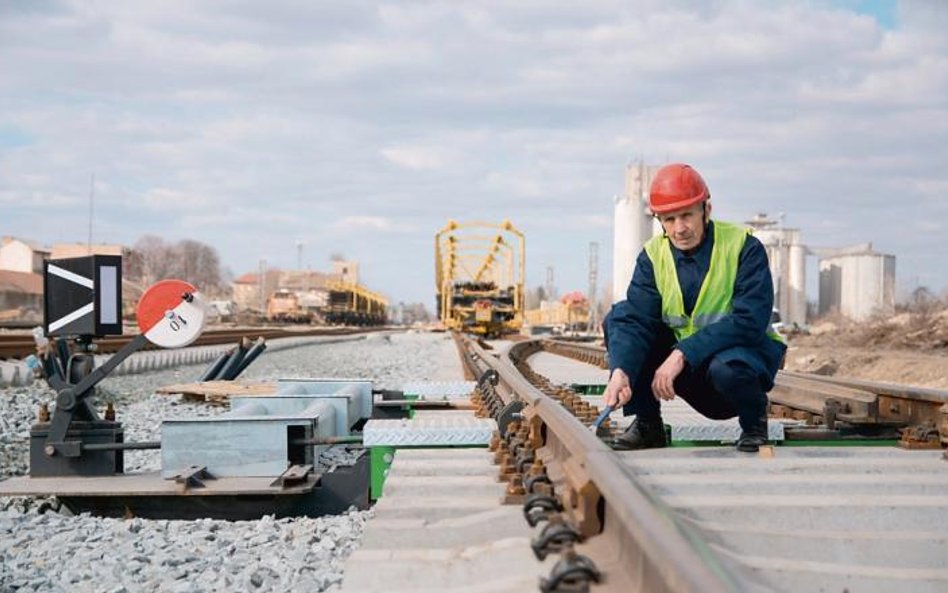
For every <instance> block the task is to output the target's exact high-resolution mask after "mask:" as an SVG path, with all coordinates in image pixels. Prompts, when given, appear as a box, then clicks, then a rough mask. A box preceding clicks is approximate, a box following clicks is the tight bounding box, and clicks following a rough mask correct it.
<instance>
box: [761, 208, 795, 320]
mask: <svg viewBox="0 0 948 593" xmlns="http://www.w3.org/2000/svg"><path fill="white" fill-rule="evenodd" d="M746 224H747V225H748V226H750V227H751V228H753V229H754V236H755V237H757V239H758V240H759V241H760V242H761V243H762V244H763V245H764V249H766V250H767V259H768V260H769V261H770V274H771V276H773V280H774V307H776V308H777V309H778V310H779V311H780V315H781V318H782V319H783V321H784V323H787V324H793V323H796V324H798V325H803V324H805V323H806V254H807V248H806V246H805V245H803V244H802V243H801V242H800V230H799V229H788V228H784V227H783V225H782V224H780V222H779V221H778V220H774V219H771V218H768V217H767V215H766V214H763V213H761V214H757V215H756V216H755V217H754V218H752V219H751V220H748V221H747V222H746Z"/></svg>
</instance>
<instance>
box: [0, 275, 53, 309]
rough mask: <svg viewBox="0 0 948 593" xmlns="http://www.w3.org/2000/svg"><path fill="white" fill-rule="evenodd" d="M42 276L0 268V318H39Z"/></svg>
mask: <svg viewBox="0 0 948 593" xmlns="http://www.w3.org/2000/svg"><path fill="white" fill-rule="evenodd" d="M42 315H43V276H42V275H40V274H34V273H32V272H14V271H11V270H0V319H4V318H9V319H23V318H30V319H41V318H42Z"/></svg>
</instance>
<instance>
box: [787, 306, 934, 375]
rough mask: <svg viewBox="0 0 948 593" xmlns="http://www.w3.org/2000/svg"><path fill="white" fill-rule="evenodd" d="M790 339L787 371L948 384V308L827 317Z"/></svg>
mask: <svg viewBox="0 0 948 593" xmlns="http://www.w3.org/2000/svg"><path fill="white" fill-rule="evenodd" d="M788 342H789V349H788V351H787V360H786V368H787V370H794V371H801V372H808V373H817V374H821V375H835V376H840V377H855V378H859V379H865V380H869V381H883V382H888V383H904V384H908V385H916V386H919V387H931V388H936V389H948V309H941V310H932V311H925V312H914V313H900V314H898V315H895V316H893V317H889V318H877V319H871V320H868V321H865V322H851V321H846V320H843V319H839V318H837V319H823V320H820V321H818V322H816V323H814V324H812V326H811V327H810V330H809V333H808V334H799V335H793V336H790V338H789V340H788Z"/></svg>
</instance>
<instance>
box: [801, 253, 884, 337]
mask: <svg viewBox="0 0 948 593" xmlns="http://www.w3.org/2000/svg"><path fill="white" fill-rule="evenodd" d="M894 312H895V256H894V255H888V254H884V253H878V252H876V251H872V246H871V244H869V245H868V246H866V247H865V248H864V249H863V250H861V251H847V250H845V249H844V250H840V252H839V253H838V254H836V255H832V256H828V257H823V258H822V259H820V314H821V315H825V314H828V313H839V314H841V315H844V316H846V317H849V318H850V319H854V320H856V321H860V320H864V319H867V318H869V317H872V316H874V315H883V316H889V315H892V314H893V313H894Z"/></svg>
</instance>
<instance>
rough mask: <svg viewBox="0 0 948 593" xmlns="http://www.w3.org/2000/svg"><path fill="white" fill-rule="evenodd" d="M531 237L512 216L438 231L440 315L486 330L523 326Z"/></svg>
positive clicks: (453, 325) (451, 323)
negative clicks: (526, 236)
mask: <svg viewBox="0 0 948 593" xmlns="http://www.w3.org/2000/svg"><path fill="white" fill-rule="evenodd" d="M525 248H526V246H525V240H524V236H523V233H521V232H520V231H519V230H517V228H516V227H515V226H514V225H513V224H512V223H511V222H510V221H509V220H505V221H503V222H502V223H500V224H494V223H489V222H468V223H460V222H457V221H454V220H451V221H449V222H448V224H447V225H445V227H444V228H443V229H441V230H440V231H438V232H437V233H436V234H435V288H436V290H437V293H438V318H439V319H440V320H441V323H442V324H444V326H445V327H447V328H449V329H454V330H460V331H465V332H469V333H473V334H478V335H483V336H499V335H501V334H504V333H508V332H515V331H519V330H520V328H521V327H522V326H523V309H524V306H523V305H524V292H523V290H524V271H525V262H524V255H525Z"/></svg>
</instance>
